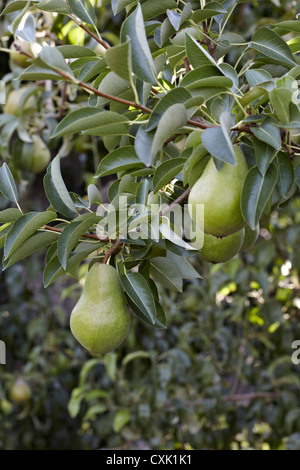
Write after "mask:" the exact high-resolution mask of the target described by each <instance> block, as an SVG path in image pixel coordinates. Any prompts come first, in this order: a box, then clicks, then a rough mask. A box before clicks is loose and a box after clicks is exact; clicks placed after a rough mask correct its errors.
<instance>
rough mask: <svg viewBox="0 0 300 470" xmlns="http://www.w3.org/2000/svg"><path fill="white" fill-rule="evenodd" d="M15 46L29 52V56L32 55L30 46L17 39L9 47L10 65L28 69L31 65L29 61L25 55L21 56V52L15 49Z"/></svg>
mask: <svg viewBox="0 0 300 470" xmlns="http://www.w3.org/2000/svg"><path fill="white" fill-rule="evenodd" d="M15 45H16V46H17V47H19V48H20V49H21V50H23V51H25V52H29V54H31V55H33V53H32V48H31V44H30V43H29V42H27V41H24V40H23V39H19V38H18V39H16V40H15V41H14V42H13V43H12V44H11V46H10V50H11V53H10V59H11V61H12V63H13V64H16V65H18V66H19V67H22V68H25V67H28V66H29V65H30V64H31V59H29V57H27V56H26V55H24V54H21V52H19V51H18V50H17V49H16V47H15Z"/></svg>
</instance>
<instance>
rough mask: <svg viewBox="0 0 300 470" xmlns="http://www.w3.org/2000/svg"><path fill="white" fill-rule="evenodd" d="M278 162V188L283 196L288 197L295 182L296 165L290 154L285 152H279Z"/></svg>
mask: <svg viewBox="0 0 300 470" xmlns="http://www.w3.org/2000/svg"><path fill="white" fill-rule="evenodd" d="M276 162H277V168H278V181H277V189H278V192H279V194H280V196H281V197H283V198H287V196H288V194H289V191H290V190H291V188H292V186H293V184H294V167H293V164H292V162H291V160H290V158H289V157H288V155H286V154H285V153H283V152H279V154H278V156H277V157H276Z"/></svg>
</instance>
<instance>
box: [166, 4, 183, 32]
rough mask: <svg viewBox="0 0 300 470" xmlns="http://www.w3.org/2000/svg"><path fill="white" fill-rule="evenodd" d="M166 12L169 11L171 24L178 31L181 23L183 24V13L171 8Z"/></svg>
mask: <svg viewBox="0 0 300 470" xmlns="http://www.w3.org/2000/svg"><path fill="white" fill-rule="evenodd" d="M166 13H167V16H168V18H169V21H170V23H171V25H172V26H173V28H174V29H175V31H178V30H179V28H180V24H181V14H180V13H177V11H172V10H169V9H167V11H166Z"/></svg>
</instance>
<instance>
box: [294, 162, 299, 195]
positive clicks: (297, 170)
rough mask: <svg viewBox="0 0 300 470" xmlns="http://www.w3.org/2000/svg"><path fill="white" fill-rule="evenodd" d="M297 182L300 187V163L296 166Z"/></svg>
mask: <svg viewBox="0 0 300 470" xmlns="http://www.w3.org/2000/svg"><path fill="white" fill-rule="evenodd" d="M295 183H296V185H297V186H298V188H299V189H300V165H298V166H296V168H295Z"/></svg>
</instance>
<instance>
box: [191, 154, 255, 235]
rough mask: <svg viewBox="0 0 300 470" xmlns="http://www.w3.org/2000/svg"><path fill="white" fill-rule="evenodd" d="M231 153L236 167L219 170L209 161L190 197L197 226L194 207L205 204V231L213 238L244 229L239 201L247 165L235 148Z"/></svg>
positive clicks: (224, 167) (225, 164)
mask: <svg viewBox="0 0 300 470" xmlns="http://www.w3.org/2000/svg"><path fill="white" fill-rule="evenodd" d="M234 153H235V156H236V160H237V166H233V165H229V164H227V163H224V166H223V168H222V170H220V171H217V169H216V167H215V164H214V161H213V159H212V158H211V160H210V161H209V162H208V164H207V166H206V168H205V170H204V172H203V174H202V175H201V176H200V178H199V180H198V181H197V182H196V183H195V184H194V186H193V187H192V189H191V192H190V195H189V201H188V202H189V204H190V206H189V207H190V212H191V217H192V218H193V219H194V220H195V222H196V223H197V220H196V207H197V206H196V205H197V204H204V231H205V233H208V234H210V235H214V236H215V237H226V236H228V235H231V234H232V233H235V232H238V231H239V230H241V229H242V228H243V227H244V226H245V221H244V219H243V216H242V213H241V207H240V199H241V193H242V189H243V184H244V180H245V177H246V174H247V163H246V160H245V157H244V154H243V152H242V150H241V149H240V148H239V147H237V146H234Z"/></svg>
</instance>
